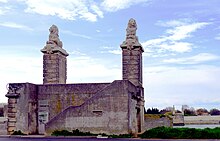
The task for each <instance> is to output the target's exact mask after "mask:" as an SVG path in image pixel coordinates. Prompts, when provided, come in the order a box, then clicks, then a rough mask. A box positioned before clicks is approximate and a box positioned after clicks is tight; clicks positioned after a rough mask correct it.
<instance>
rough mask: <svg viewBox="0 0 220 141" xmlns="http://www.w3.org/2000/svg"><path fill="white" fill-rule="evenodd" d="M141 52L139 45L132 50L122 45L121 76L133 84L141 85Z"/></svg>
mask: <svg viewBox="0 0 220 141" xmlns="http://www.w3.org/2000/svg"><path fill="white" fill-rule="evenodd" d="M142 52H143V50H142V47H141V46H137V47H135V48H133V49H132V50H130V49H128V48H127V47H122V63H123V64H122V67H123V68H122V77H123V80H129V81H130V82H132V83H133V84H134V85H135V86H142Z"/></svg>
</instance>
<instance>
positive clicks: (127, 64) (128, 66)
mask: <svg viewBox="0 0 220 141" xmlns="http://www.w3.org/2000/svg"><path fill="white" fill-rule="evenodd" d="M136 30H137V24H136V21H135V20H134V19H132V18H131V19H130V20H129V22H128V26H127V29H126V32H127V33H126V39H125V41H124V42H123V43H122V44H121V49H122V77H123V80H129V81H130V82H131V83H133V84H134V85H135V86H136V88H137V91H138V93H136V95H135V96H134V98H135V99H136V100H137V102H138V104H137V106H136V109H137V115H136V116H137V123H138V125H137V127H138V132H141V131H143V123H144V88H143V86H142V79H143V78H142V53H143V52H144V49H143V47H142V46H141V44H140V43H139V41H138V37H137V36H136Z"/></svg>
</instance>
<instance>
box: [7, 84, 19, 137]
mask: <svg viewBox="0 0 220 141" xmlns="http://www.w3.org/2000/svg"><path fill="white" fill-rule="evenodd" d="M20 88H21V86H20V85H9V89H8V93H7V94H6V95H5V96H6V97H8V125H7V126H8V127H7V132H8V134H9V135H11V134H12V133H13V132H14V131H16V122H17V119H16V114H17V99H18V98H19V96H20V93H19V90H20Z"/></svg>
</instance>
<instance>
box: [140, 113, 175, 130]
mask: <svg viewBox="0 0 220 141" xmlns="http://www.w3.org/2000/svg"><path fill="white" fill-rule="evenodd" d="M144 120H145V122H144V128H145V130H149V129H152V128H156V127H162V126H164V127H172V126H173V121H172V119H171V118H168V117H162V118H149V117H145V118H144ZM143 132H144V131H143Z"/></svg>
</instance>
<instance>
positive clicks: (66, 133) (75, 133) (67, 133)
mask: <svg viewBox="0 0 220 141" xmlns="http://www.w3.org/2000/svg"><path fill="white" fill-rule="evenodd" d="M51 135H52V136H97V134H92V133H90V132H81V131H79V130H78V129H76V130H72V132H70V131H67V130H61V131H59V130H55V131H53V133H52V134H51Z"/></svg>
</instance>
